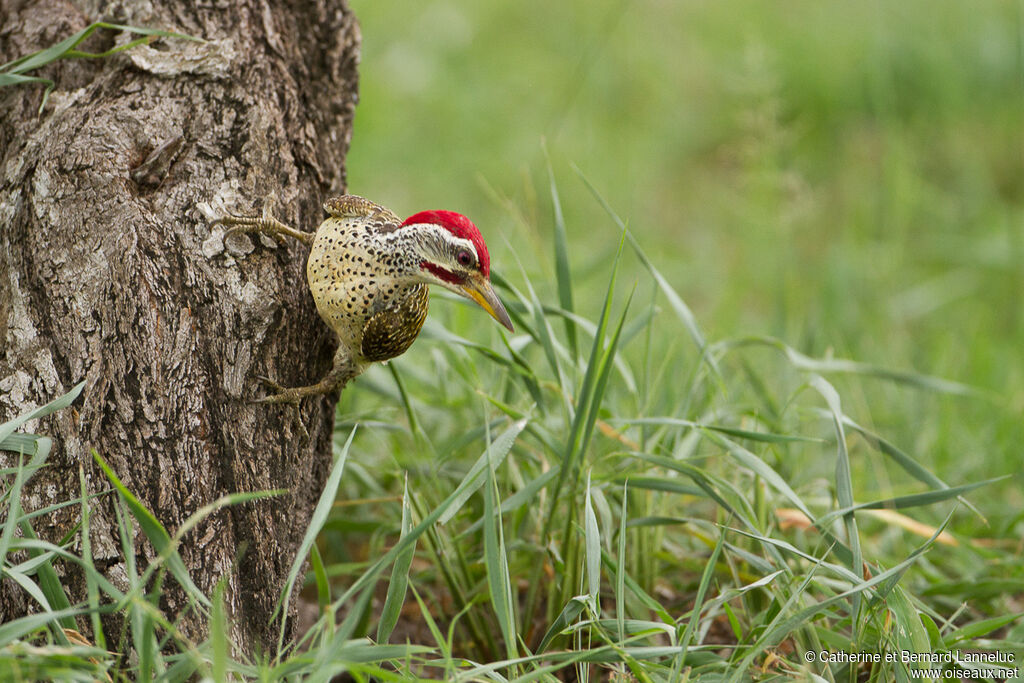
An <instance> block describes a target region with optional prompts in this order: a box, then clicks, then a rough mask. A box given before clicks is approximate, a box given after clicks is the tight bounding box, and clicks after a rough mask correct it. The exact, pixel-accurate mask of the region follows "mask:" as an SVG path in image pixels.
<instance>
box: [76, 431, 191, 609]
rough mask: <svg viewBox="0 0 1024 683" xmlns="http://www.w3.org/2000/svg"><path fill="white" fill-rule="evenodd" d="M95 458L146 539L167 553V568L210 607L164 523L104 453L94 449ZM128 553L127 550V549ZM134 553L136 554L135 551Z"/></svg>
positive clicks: (188, 589)
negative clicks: (126, 484)
mask: <svg viewBox="0 0 1024 683" xmlns="http://www.w3.org/2000/svg"><path fill="white" fill-rule="evenodd" d="M92 457H93V459H94V460H95V461H96V463H97V464H98V465H99V466H100V469H101V470H103V473H104V474H105V475H106V476H107V479H109V480H110V483H112V484H113V485H114V488H116V489H117V492H118V494H119V495H120V496H121V499H122V500H123V501H124V502H125V504H126V505H127V506H128V509H129V510H131V513H132V517H134V518H135V520H136V521H137V522H138V523H139V528H140V529H142V533H144V534H145V535H146V538H147V539H148V540H149V542H150V543H152V544H153V548H154V549H155V550H156V551H157V552H158V553H159V554H160V555H161V556H163V555H164V554H165V553H166V562H167V568H168V569H169V570H170V572H171V574H173V575H174V578H175V579H176V580H177V581H178V583H180V584H181V585H182V587H183V588H185V589H186V590H187V591H188V592H189V594H190V595H192V597H194V598H195V599H196V600H198V601H199V602H200V603H201V604H202V605H203V606H205V607H210V600H209V598H207V597H206V596H205V595H203V592H202V591H201V590H199V587H198V586H197V585H196V584H195V583H194V582H193V581H192V577H191V576H189V573H188V570H187V569H186V568H185V562H184V561H183V560H182V559H181V555H179V554H178V551H177V550H175V549H174V547H173V545H172V544H171V536H170V534H168V533H167V530H166V529H165V528H164V526H163V525H162V524H161V523H160V522H159V521H158V520H157V518H156V517H154V516H153V513H152V512H150V511H149V509H148V508H147V507H146V506H145V505H143V504H142V503H141V502H140V501H139V499H138V498H136V497H135V495H134V494H133V493H132V492H131V491H129V490H128V488H127V487H126V486H125V485H124V484H123V483H121V480H120V479H119V478H118V476H117V474H115V473H114V470H113V469H112V468H111V467H110V465H108V464H107V461H106V460H104V459H103V458H102V457H101V456H100V454H99V453H98V452H97V451H96V449H93V451H92ZM126 553H127V549H126ZM132 554H133V555H134V553H132Z"/></svg>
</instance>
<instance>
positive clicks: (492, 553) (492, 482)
mask: <svg viewBox="0 0 1024 683" xmlns="http://www.w3.org/2000/svg"><path fill="white" fill-rule="evenodd" d="M487 463H488V465H487V471H488V475H489V476H488V479H487V485H486V487H485V495H484V520H485V521H484V565H485V567H486V569H487V587H488V590H489V592H490V597H491V605H492V607H493V608H494V614H495V616H496V617H497V619H498V627H499V628H500V629H501V636H502V639H503V640H504V641H505V655H506V657H507V658H508V659H513V658H514V657H515V656H516V631H515V616H514V608H513V605H512V582H511V580H510V578H509V573H508V556H507V554H506V551H505V538H504V533H503V531H502V525H501V513H500V512H499V510H500V505H501V503H500V500H499V498H498V480H497V478H496V477H495V474H494V465H493V463H492V462H491V461H490V459H488V461H487Z"/></svg>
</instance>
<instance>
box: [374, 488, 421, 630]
mask: <svg viewBox="0 0 1024 683" xmlns="http://www.w3.org/2000/svg"><path fill="white" fill-rule="evenodd" d="M410 531H412V507H411V505H410V504H409V476H408V475H406V477H405V486H404V489H403V492H402V531H401V535H400V536H399V538H400V539H401V538H405V537H406V536H407V535H408V534H409V532H410ZM415 554H416V544H415V543H411V544H409V547H408V548H406V549H405V550H403V551H402V552H401V553H400V554H399V555H398V557H397V558H395V566H394V567H393V568H392V569H391V581H389V582H388V593H387V597H385V598H384V607H383V609H382V610H381V615H380V623H379V624H378V625H377V642H378V643H386V642H388V639H389V638H390V637H391V632H392V631H393V630H394V629H395V625H396V624H397V623H398V617H399V615H400V614H401V611H402V605H403V604H404V603H405V591H406V588H407V587H408V585H409V567H411V566H412V559H413V556H414V555H415Z"/></svg>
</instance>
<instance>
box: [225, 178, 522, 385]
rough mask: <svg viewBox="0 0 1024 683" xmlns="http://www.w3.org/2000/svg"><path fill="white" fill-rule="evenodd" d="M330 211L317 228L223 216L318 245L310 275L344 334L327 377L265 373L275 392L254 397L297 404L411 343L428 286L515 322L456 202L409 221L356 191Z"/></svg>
mask: <svg viewBox="0 0 1024 683" xmlns="http://www.w3.org/2000/svg"><path fill="white" fill-rule="evenodd" d="M323 206H324V211H325V212H326V213H327V215H328V217H327V219H326V220H324V221H323V222H322V223H321V224H320V226H319V227H318V228H317V230H316V232H315V233H311V232H305V231H302V230H296V229H294V228H291V227H289V226H288V225H285V224H284V223H282V222H281V221H279V220H277V219H276V218H274V217H273V215H272V214H271V213H270V212H269V211H268V210H265V211H264V214H263V216H261V217H249V216H232V215H229V216H224V217H222V218H219V219H217V220H216V221H215V223H220V224H222V225H224V226H226V227H228V228H229V229H228V230H227V231H226V232H225V235H224V238H225V239H227V237H228V236H230V235H232V234H236V233H243V234H244V233H263V234H267V235H271V236H273V237H275V238H277V239H283V237H292V238H295V239H297V240H299V241H301V242H303V243H304V244H307V245H309V246H310V252H309V258H308V260H307V261H306V280H307V282H308V283H309V290H310V293H311V294H312V295H313V301H314V302H315V303H316V308H317V312H318V313H319V314H320V317H321V318H322V319H323V321H324V322H325V323H326V324H327V326H328V327H330V328H331V329H332V330H333V331H334V333H335V335H337V338H338V349H337V351H336V352H335V354H334V361H333V365H332V367H331V370H330V371H329V372H328V373H327V375H326V376H324V377H323V379H321V380H320V381H319V382H317V383H315V384H311V385H308V386H302V387H283V386H281V385H280V384H278V383H277V382H276V381H274V380H272V379H270V378H267V377H259V379H260V380H261V381H262V382H263V383H264V384H266V385H267V386H268V387H269V388H270V389H271V390H272V391H274V392H275V393H273V394H271V395H269V396H266V397H263V398H260V399H257V400H256V401H255V402H256V403H272V404H273V403H292V404H297V403H298V402H299V401H301V400H302V399H303V398H305V397H307V396H314V395H318V394H329V393H332V392H334V391H336V390H338V389H341V388H343V387H344V386H345V385H346V384H347V383H348V382H349V381H350V380H352V379H354V378H355V377H356V376H358V375H359V374H361V373H362V372H363V371H364V370H366V368H368V367H369V366H370V365H371V364H373V363H375V362H379V361H388V360H390V359H392V358H395V357H397V356H400V355H402V354H403V353H405V352H406V351H407V350H408V349H409V347H410V346H412V343H413V342H414V341H415V340H416V337H417V336H418V335H419V333H420V330H421V329H422V328H423V323H424V321H425V320H426V318H427V308H428V304H429V296H428V288H429V286H430V285H435V286H440V287H443V288H444V289H447V290H449V291H452V292H455V293H456V294H458V295H460V296H463V297H466V298H468V299H471V300H472V301H474V302H476V303H477V304H478V305H479V306H480V307H481V308H483V309H484V311H486V312H487V313H488V314H489V315H490V316H491V317H492V318H494V319H495V320H496V321H497V322H499V323H500V324H501V325H503V326H504V327H505V328H507V329H508V330H509V331H510V332H514V331H515V328H514V327H513V326H512V321H511V319H510V318H509V315H508V312H507V311H506V310H505V306H504V305H503V304H502V303H501V300H500V299H499V298H498V296H497V294H495V292H494V287H493V286H492V285H491V279H490V275H491V258H490V254H489V253H488V251H487V244H486V243H485V242H484V238H483V236H482V235H481V234H480V230H479V229H478V228H477V227H476V225H474V224H473V222H472V221H471V220H470V219H469V218H467V217H466V216H463V215H462V214H460V213H456V212H454V211H420V212H417V213H414V214H412V215H411V216H409V217H408V218H406V219H405V220H404V221H403V220H402V219H401V218H399V217H398V216H397V215H396V214H395V213H394V212H392V211H391V210H389V209H387V208H385V207H383V206H381V205H379V204H376V203H374V202H372V201H370V200H369V199H366V198H364V197H360V196H357V195H342V196H339V197H332V198H330V199H328V200H327V201H326V202H324V205H323Z"/></svg>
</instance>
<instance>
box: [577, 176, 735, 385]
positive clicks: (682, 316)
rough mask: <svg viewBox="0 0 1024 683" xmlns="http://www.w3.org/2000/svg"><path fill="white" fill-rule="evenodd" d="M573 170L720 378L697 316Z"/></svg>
mask: <svg viewBox="0 0 1024 683" xmlns="http://www.w3.org/2000/svg"><path fill="white" fill-rule="evenodd" d="M573 170H574V171H575V172H576V175H578V176H579V178H580V180H582V181H583V184H584V185H586V186H587V189H588V190H590V193H591V194H592V195H594V198H595V199H597V201H598V203H599V204H600V205H601V207H602V208H603V209H604V210H605V213H607V214H608V216H609V217H610V218H611V219H612V221H613V222H614V223H615V225H617V226H618V227H619V229H620V230H622V232H623V234H624V235H625V236H626V239H628V240H629V245H630V246H631V247H633V251H634V252H636V255H637V257H638V258H639V259H640V262H641V263H642V264H643V266H644V268H646V269H647V271H648V272H649V273H650V274H651V277H653V278H654V280H655V282H656V283H657V284H658V287H659V288H660V289H661V291H662V293H663V294H664V295H665V298H666V299H668V302H669V305H670V306H671V307H672V310H674V311H675V313H676V316H678V318H679V320H680V321H681V322H682V323H683V326H684V327H685V328H686V331H687V332H688V333H689V334H690V338H691V339H692V340H693V343H694V345H695V346H696V347H697V350H698V351H699V352H700V355H701V359H702V360H703V361H704V362H705V363H707V365H708V367H709V368H711V371H712V372H713V373H714V374H715V375H716V376H717V377H719V378H721V374H722V373H721V371H720V370H719V369H718V362H717V361H716V360H715V358H714V356H713V355H712V354H711V353H710V352H709V351H710V349H709V348H708V344H707V342H706V341H705V340H704V334H703V333H702V332H701V331H700V327H699V326H698V325H697V318H696V317H695V316H694V315H693V311H691V310H690V307H689V306H687V305H686V302H684V301H683V298H682V297H681V296H679V294H678V293H677V292H676V290H675V289H673V288H672V285H670V284H669V282H668V280H666V279H665V277H664V276H663V275H662V274H661V272H660V271H659V270H658V269H657V268H655V267H654V263H652V262H651V260H650V259H649V258H648V257H647V254H646V253H645V252H644V250H643V249H642V248H641V247H640V242H638V241H637V239H636V238H635V237H634V236H633V234H632V233H631V232H630V231H629V229H628V228H627V227H626V224H625V223H624V222H623V220H622V219H621V218H619V215H618V214H617V213H616V212H615V210H614V209H613V208H612V207H611V205H610V204H609V203H608V202H607V201H606V200H605V198H604V196H603V195H602V194H601V193H600V192H599V191H598V190H597V187H595V186H594V184H593V183H591V182H590V180H589V179H587V177H586V176H585V175H583V172H582V171H581V170H580V169H579V168H578V167H576V166H575V165H573Z"/></svg>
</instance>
